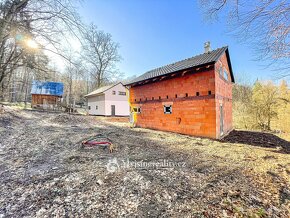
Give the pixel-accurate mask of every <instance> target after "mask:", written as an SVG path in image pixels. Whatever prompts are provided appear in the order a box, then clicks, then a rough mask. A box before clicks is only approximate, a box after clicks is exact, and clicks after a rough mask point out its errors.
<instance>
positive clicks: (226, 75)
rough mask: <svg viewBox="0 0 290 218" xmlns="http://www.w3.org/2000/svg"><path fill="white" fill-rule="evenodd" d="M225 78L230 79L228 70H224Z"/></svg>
mask: <svg viewBox="0 0 290 218" xmlns="http://www.w3.org/2000/svg"><path fill="white" fill-rule="evenodd" d="M224 78H225V80H226V81H229V77H228V72H227V71H226V70H224Z"/></svg>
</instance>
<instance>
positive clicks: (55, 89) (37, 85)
mask: <svg viewBox="0 0 290 218" xmlns="http://www.w3.org/2000/svg"><path fill="white" fill-rule="evenodd" d="M31 94H38V95H54V96H62V95H63V83H60V82H46V81H37V80H33V81H32V88H31Z"/></svg>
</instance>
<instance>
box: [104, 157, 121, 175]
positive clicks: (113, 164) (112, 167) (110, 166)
mask: <svg viewBox="0 0 290 218" xmlns="http://www.w3.org/2000/svg"><path fill="white" fill-rule="evenodd" d="M119 168H120V167H119V164H118V161H117V158H114V159H112V160H109V162H108V163H107V170H108V172H110V173H114V172H116V171H118V170H119Z"/></svg>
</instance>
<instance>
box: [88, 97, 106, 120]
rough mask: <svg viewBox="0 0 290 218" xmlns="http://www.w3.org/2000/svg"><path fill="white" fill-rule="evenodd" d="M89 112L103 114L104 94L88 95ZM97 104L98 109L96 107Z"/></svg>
mask: <svg viewBox="0 0 290 218" xmlns="http://www.w3.org/2000/svg"><path fill="white" fill-rule="evenodd" d="M88 106H89V107H90V109H89V114H91V115H105V114H106V112H105V95H104V94H102V95H97V96H92V97H88ZM96 106H98V109H96Z"/></svg>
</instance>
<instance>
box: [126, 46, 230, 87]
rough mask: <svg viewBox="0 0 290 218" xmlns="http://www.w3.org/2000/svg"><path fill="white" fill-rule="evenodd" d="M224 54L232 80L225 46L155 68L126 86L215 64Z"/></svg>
mask: <svg viewBox="0 0 290 218" xmlns="http://www.w3.org/2000/svg"><path fill="white" fill-rule="evenodd" d="M224 52H226V53H227V58H228V62H229V68H230V71H231V72H230V73H231V75H232V78H234V77H233V74H232V68H231V63H230V60H229V54H228V47H227V46H225V47H222V48H218V49H215V50H213V51H210V52H208V53H203V54H200V55H197V56H194V57H191V58H188V59H185V60H182V61H178V62H176V63H173V64H169V65H166V66H163V67H159V68H156V69H154V70H150V71H148V72H146V73H144V74H143V75H141V76H139V77H137V78H135V79H133V80H132V81H130V82H129V83H127V84H126V85H131V84H134V83H137V82H141V81H144V80H147V79H152V78H155V77H158V76H163V75H166V74H170V73H174V72H178V71H180V70H185V69H189V68H192V67H198V66H202V65H204V64H210V63H215V62H216V61H217V60H218V59H219V58H220V56H221V55H222V54H223V53H224ZM233 82H234V79H233Z"/></svg>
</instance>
